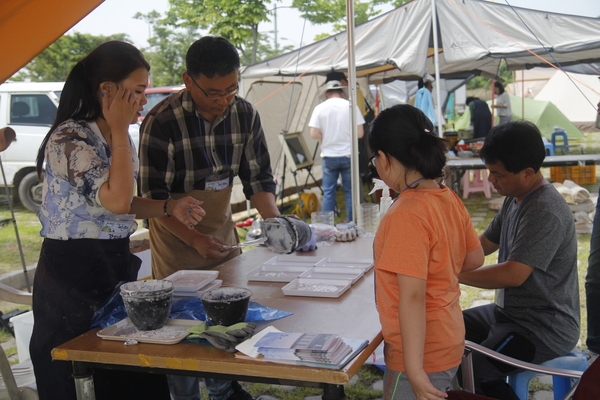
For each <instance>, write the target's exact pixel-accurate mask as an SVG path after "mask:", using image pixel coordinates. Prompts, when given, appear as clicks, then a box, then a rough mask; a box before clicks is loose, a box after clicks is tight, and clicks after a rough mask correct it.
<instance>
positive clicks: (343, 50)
mask: <svg viewBox="0 0 600 400" xmlns="http://www.w3.org/2000/svg"><path fill="white" fill-rule="evenodd" d="M431 5H432V2H431V1H430V0H415V1H412V2H411V3H408V4H406V5H404V6H402V7H399V8H396V9H394V10H392V11H389V12H388V13H385V14H383V15H381V16H379V17H377V18H374V19H372V20H371V21H368V22H366V23H364V24H361V25H359V26H357V27H356V28H355V31H354V37H355V41H354V54H355V58H356V63H355V67H356V75H357V77H358V79H357V82H358V83H359V85H360V88H361V90H362V92H363V93H365V94H367V93H369V90H368V87H369V84H372V83H384V82H389V81H391V80H394V79H403V80H416V79H417V78H419V77H422V76H424V75H425V73H430V74H433V73H434V71H436V68H435V65H434V57H433V55H434V50H433V48H432V43H433V29H432V14H433V13H432V6H431ZM435 5H436V15H437V26H438V30H437V31H438V43H439V45H438V47H439V50H438V52H439V75H440V76H441V77H442V78H447V79H450V78H463V79H467V78H469V77H472V76H474V75H481V74H483V75H487V76H495V74H496V73H497V71H498V68H499V63H500V61H501V60H502V59H505V60H506V63H507V65H508V67H509V68H510V69H514V70H518V69H524V68H532V67H534V66H536V65H547V64H546V63H547V62H552V63H555V62H559V63H560V64H561V65H563V66H564V65H571V64H578V63H589V62H596V61H600V51H599V49H600V19H599V18H588V17H580V16H572V15H564V14H556V13H549V12H546V11H537V10H529V9H523V8H515V10H516V13H517V14H518V15H516V14H515V12H514V11H513V10H512V9H511V8H510V7H508V6H505V5H501V4H495V3H491V2H487V1H479V0H462V1H456V0H435ZM525 24H526V25H527V26H525ZM528 28H530V29H531V31H530V30H529V29H528ZM532 32H534V33H535V36H534V34H532ZM540 42H541V43H542V44H543V45H542V44H540ZM547 51H550V52H551V53H552V57H550V56H549V55H548V54H547ZM347 70H348V43H347V38H346V33H345V32H342V33H338V34H336V35H333V36H330V37H328V38H326V39H323V40H321V41H318V42H315V43H312V44H310V45H307V46H304V47H302V48H300V49H297V50H295V51H292V52H289V53H286V54H283V55H280V56H278V57H275V58H272V59H269V60H266V61H263V62H260V63H257V64H254V65H250V66H246V67H244V68H242V71H241V72H242V93H244V94H245V96H246V98H247V99H248V100H249V101H251V102H252V103H253V104H255V105H256V106H257V108H258V110H259V112H260V114H261V117H262V120H263V121H268V124H266V126H265V133H266V135H267V140H268V144H269V149H270V151H271V157H272V161H273V165H274V166H276V167H277V168H280V167H281V164H280V163H278V162H279V161H280V160H281V154H282V153H283V152H282V151H281V145H280V142H279V140H278V136H280V134H281V133H284V132H304V135H303V136H304V138H305V140H306V141H307V142H308V144H309V148H311V149H314V148H315V147H316V146H317V144H316V142H315V141H313V140H312V139H310V137H309V135H308V127H307V123H308V118H309V117H310V114H311V112H312V108H314V106H315V105H316V104H317V103H318V101H319V100H318V98H317V94H318V90H319V88H320V86H321V85H322V84H323V82H324V81H325V79H324V76H325V75H326V74H327V73H328V72H330V71H344V72H347ZM292 82H293V84H292ZM441 84H442V82H441V81H440V82H438V85H441ZM444 84H445V83H444ZM434 86H435V83H434ZM292 88H293V89H292ZM299 91H300V92H301V93H299ZM286 94H287V95H286ZM292 94H293V96H292ZM318 161H319V160H318V159H317V164H318ZM280 173H281V172H280ZM286 174H287V175H284V176H286V177H289V176H290V175H289V171H287V172H286ZM316 176H317V178H320V170H319V167H318V166H317V167H316ZM353 181H354V182H356V181H355V180H354V179H353ZM290 184H293V181H292V180H291V179H287V178H286V184H285V186H286V188H287V187H288V186H289V185H290Z"/></svg>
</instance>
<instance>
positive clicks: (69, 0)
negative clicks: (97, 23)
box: [0, 0, 103, 83]
mask: <svg viewBox="0 0 600 400" xmlns="http://www.w3.org/2000/svg"><path fill="white" fill-rule="evenodd" d="M102 1H103V0H61V1H48V0H11V1H3V2H2V7H0V54H2V63H0V83H2V82H4V81H5V80H6V79H8V78H10V77H11V76H12V75H13V74H14V73H16V72H17V71H18V70H19V69H21V68H22V67H24V66H25V65H26V64H27V63H28V62H29V61H31V60H32V59H33V58H34V57H35V56H37V55H38V54H39V53H41V52H42V51H43V50H45V49H46V48H47V47H48V46H50V45H51V44H52V43H54V41H56V40H57V39H58V38H59V37H61V36H62V35H63V34H64V33H65V32H66V31H68V30H69V29H71V27H72V26H73V25H75V24H76V23H77V22H79V21H80V20H81V19H82V18H84V17H85V16H86V15H87V14H89V13H90V12H91V11H92V10H93V9H95V8H96V7H98V5H99V4H100V3H102Z"/></svg>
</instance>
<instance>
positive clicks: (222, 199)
mask: <svg viewBox="0 0 600 400" xmlns="http://www.w3.org/2000/svg"><path fill="white" fill-rule="evenodd" d="M239 67H240V59H239V55H238V53H237V50H236V49H235V47H234V46H233V45H232V44H231V43H229V42H228V41H227V40H225V39H223V38H218V37H212V36H205V37H203V38H201V39H200V40H198V41H196V42H195V43H193V44H192V45H191V46H190V48H189V49H188V52H187V55H186V69H187V71H186V72H184V73H183V82H184V83H185V89H183V90H182V91H181V92H178V93H174V94H173V95H171V96H169V97H168V98H166V99H165V100H163V101H162V102H160V103H158V104H157V105H156V106H155V107H154V108H153V109H152V110H150V112H149V113H148V115H147V116H146V117H145V118H144V122H143V124H142V127H141V134H140V192H141V195H142V196H143V197H147V198H153V199H163V200H165V204H166V203H167V202H168V200H169V199H170V198H180V197H183V196H185V195H191V196H193V197H195V198H197V199H199V200H201V201H203V204H202V208H204V210H205V211H206V216H205V217H204V218H203V220H202V223H201V224H198V225H197V226H196V227H195V228H196V229H188V227H186V226H184V225H183V224H182V223H180V222H178V221H177V220H176V219H174V218H169V217H168V215H167V213H166V212H165V217H163V218H155V220H156V221H150V229H149V230H150V244H151V248H152V275H153V278H155V279H163V278H165V277H167V276H169V275H171V274H172V273H174V272H176V271H178V270H189V269H211V268H214V267H215V266H217V265H219V264H221V263H222V262H224V261H226V260H228V259H230V258H232V257H235V256H236V255H238V254H239V252H240V251H239V249H237V250H234V251H232V250H231V245H233V244H236V243H238V241H239V238H238V237H237V232H236V230H235V224H234V222H233V221H232V219H231V205H230V203H231V201H230V200H231V191H232V183H233V177H234V176H236V175H237V176H239V177H240V179H241V181H242V184H243V186H244V194H245V195H246V198H247V199H249V200H251V202H252V204H253V206H254V207H256V209H257V210H258V212H259V213H260V214H261V216H262V217H263V218H264V219H266V218H272V217H276V216H278V215H279V214H280V213H279V210H278V209H277V207H276V205H275V182H274V180H273V174H272V172H271V165H270V157H269V152H268V149H267V143H266V139H265V136H264V133H263V129H262V125H261V122H260V117H259V115H258V112H257V111H256V109H255V108H254V107H253V106H252V105H251V104H250V103H248V102H247V101H245V100H244V99H242V98H240V97H238V96H236V94H237V92H238V89H239V86H238V69H239ZM165 209H166V208H165ZM168 378H169V384H170V387H171V394H172V395H173V398H174V399H175V400H199V399H200V392H199V389H198V380H197V379H196V378H192V377H180V376H169V377H168ZM205 381H206V386H207V389H208V392H209V395H210V398H211V399H212V400H250V399H252V396H250V394H249V393H247V392H245V391H244V390H243V389H242V388H241V386H240V385H239V384H238V383H237V382H232V381H224V380H216V379H206V380H205Z"/></svg>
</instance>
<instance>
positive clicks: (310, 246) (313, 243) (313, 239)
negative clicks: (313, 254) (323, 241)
mask: <svg viewBox="0 0 600 400" xmlns="http://www.w3.org/2000/svg"><path fill="white" fill-rule="evenodd" d="M310 233H311V234H310V240H309V241H308V242H307V243H306V244H305V245H304V246H302V247H300V248H299V249H297V250H298V251H313V250H316V249H317V236H316V235H315V229H314V228H313V227H312V226H311V227H310Z"/></svg>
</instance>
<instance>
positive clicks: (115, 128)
mask: <svg viewBox="0 0 600 400" xmlns="http://www.w3.org/2000/svg"><path fill="white" fill-rule="evenodd" d="M142 109H143V106H142V105H141V104H140V103H139V100H138V97H137V96H136V95H135V94H134V93H132V92H131V91H130V90H129V89H125V88H124V87H123V86H122V85H119V86H117V88H116V93H106V94H104V92H103V96H102V113H103V115H104V119H105V120H106V122H107V123H108V126H110V129H111V132H112V134H113V135H114V134H119V133H124V134H128V128H129V124H131V123H132V121H134V120H135V118H137V113H138V112H140V111H141V110H142Z"/></svg>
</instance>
